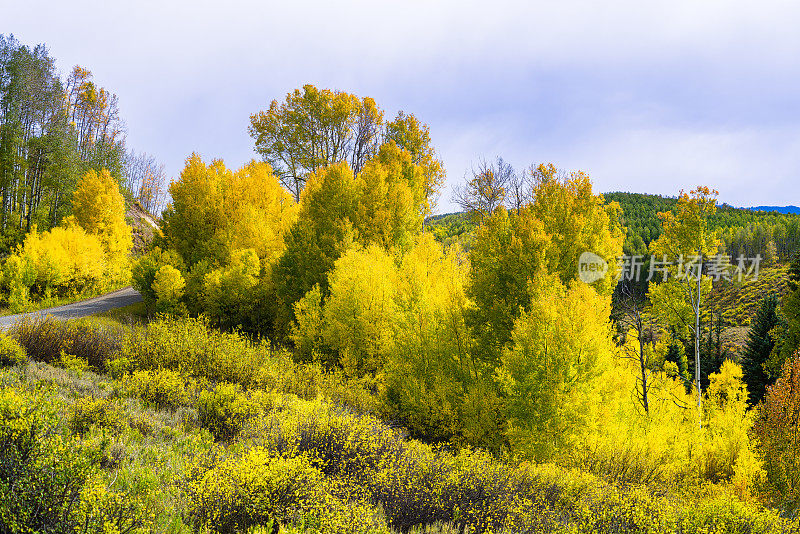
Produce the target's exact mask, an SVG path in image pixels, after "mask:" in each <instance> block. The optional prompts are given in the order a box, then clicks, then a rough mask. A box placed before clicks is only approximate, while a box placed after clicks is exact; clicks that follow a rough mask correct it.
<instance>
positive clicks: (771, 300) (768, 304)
mask: <svg viewBox="0 0 800 534" xmlns="http://www.w3.org/2000/svg"><path fill="white" fill-rule="evenodd" d="M777 309H778V298H777V297H776V296H775V295H774V294H773V295H770V296H768V297H766V298H765V299H764V300H763V301H761V308H759V310H758V312H757V313H756V316H755V318H754V320H753V324H752V325H751V327H750V332H749V336H748V341H747V346H746V348H745V352H744V355H743V357H742V370H743V371H744V381H745V383H746V384H747V390H748V391H749V402H750V405H755V404H758V403H759V402H760V401H761V399H763V398H764V393H765V390H766V387H767V386H768V385H769V384H770V383H771V382H772V381H771V380H770V379H769V377H768V376H767V373H766V371H765V370H764V362H766V361H767V359H768V358H769V355H770V353H771V352H772V349H773V347H774V346H775V340H774V339H773V338H772V336H771V335H770V330H772V329H773V328H774V327H775V326H776V325H777V324H778V313H777Z"/></svg>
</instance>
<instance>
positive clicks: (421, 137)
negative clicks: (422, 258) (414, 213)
mask: <svg viewBox="0 0 800 534" xmlns="http://www.w3.org/2000/svg"><path fill="white" fill-rule="evenodd" d="M384 139H385V141H384V142H385V143H388V142H394V143H395V144H396V145H397V146H398V147H400V148H402V149H403V150H405V151H407V152H408V153H409V154H411V162H412V163H414V165H417V166H418V167H419V168H420V169H421V170H422V175H423V189H422V191H423V193H424V195H425V196H424V198H425V201H424V203H423V204H422V210H423V215H428V214H430V212H431V210H432V209H433V206H434V204H435V199H436V196H437V195H438V194H439V191H440V190H441V188H442V186H443V185H444V178H445V172H444V165H443V164H442V160H441V159H440V158H439V156H438V155H437V154H436V150H435V149H434V147H433V144H432V143H431V133H430V128H429V127H428V125H427V124H424V123H422V122H421V121H420V120H419V119H417V117H415V116H414V115H412V114H405V113H404V112H403V111H400V112H398V113H397V117H395V119H394V120H393V121H391V122H389V123H387V124H386V131H385V134H384ZM354 169H355V168H354Z"/></svg>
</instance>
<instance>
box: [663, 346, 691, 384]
mask: <svg viewBox="0 0 800 534" xmlns="http://www.w3.org/2000/svg"><path fill="white" fill-rule="evenodd" d="M664 361H668V362H673V363H674V364H675V365H676V366H677V367H678V376H680V378H681V380H683V382H684V384H686V386H687V390H689V389H691V385H692V383H691V381H690V380H689V368H688V367H689V366H688V362H687V360H686V351H684V350H683V347H682V346H681V344H680V343H678V342H677V341H675V340H673V341H672V342H671V343H670V344H669V346H668V347H667V353H666V354H665V355H664Z"/></svg>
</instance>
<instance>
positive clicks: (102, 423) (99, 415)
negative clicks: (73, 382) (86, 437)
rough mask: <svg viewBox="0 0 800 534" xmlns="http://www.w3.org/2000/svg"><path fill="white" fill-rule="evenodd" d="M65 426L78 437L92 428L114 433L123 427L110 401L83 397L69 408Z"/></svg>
mask: <svg viewBox="0 0 800 534" xmlns="http://www.w3.org/2000/svg"><path fill="white" fill-rule="evenodd" d="M67 426H68V428H69V429H70V431H72V432H73V433H75V434H79V435H83V434H86V433H87V432H88V431H89V430H90V429H91V428H92V427H94V426H96V427H100V428H109V429H111V430H115V431H116V430H119V429H120V428H122V427H123V426H124V418H123V416H122V414H121V413H120V411H119V409H118V408H117V406H115V405H114V403H113V402H112V401H109V400H107V399H94V398H92V397H83V398H80V399H78V401H77V402H76V403H75V404H74V405H72V406H71V407H70V409H69V412H68V419H67Z"/></svg>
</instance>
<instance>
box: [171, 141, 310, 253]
mask: <svg viewBox="0 0 800 534" xmlns="http://www.w3.org/2000/svg"><path fill="white" fill-rule="evenodd" d="M170 194H171V196H172V204H170V206H168V207H167V210H166V211H165V213H164V224H163V228H164V236H165V239H166V240H167V242H168V243H169V244H170V245H171V246H172V247H173V248H175V250H177V251H178V253H179V254H180V255H181V256H182V258H183V259H184V261H185V262H186V263H187V265H189V266H192V265H194V264H195V263H197V262H198V261H200V260H201V259H206V260H208V261H209V262H210V263H211V264H216V265H227V264H228V263H229V262H230V261H231V254H232V251H234V250H237V249H253V250H255V252H256V254H257V256H258V258H259V259H260V260H262V261H264V262H265V264H271V263H273V262H274V261H275V260H276V259H277V258H278V257H279V256H280V255H281V253H282V252H283V250H284V235H285V233H286V232H287V231H288V230H289V228H290V227H291V226H292V225H293V224H294V221H295V220H296V217H297V205H296V203H295V202H294V200H293V199H292V197H291V195H289V194H288V193H287V192H286V191H285V190H284V189H283V188H282V187H281V186H280V184H279V183H278V180H277V178H276V177H275V175H274V174H273V172H272V169H271V168H270V166H269V165H267V164H266V163H256V162H251V163H249V164H247V165H245V166H244V167H242V168H241V169H239V170H237V171H235V172H232V171H230V170H228V169H227V168H226V167H225V165H224V163H223V162H222V161H213V162H212V163H210V164H206V163H204V162H203V160H202V159H201V158H200V157H199V156H198V155H196V154H194V155H192V156H191V157H190V158H189V159H187V161H186V167H185V168H184V170H183V171H182V172H181V178H180V180H178V181H177V182H173V183H172V184H171V185H170Z"/></svg>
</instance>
